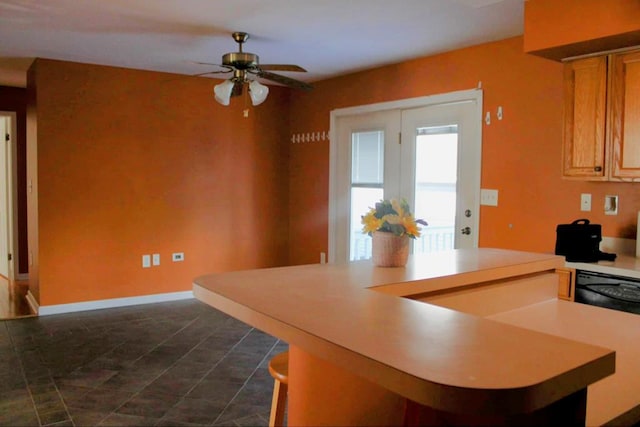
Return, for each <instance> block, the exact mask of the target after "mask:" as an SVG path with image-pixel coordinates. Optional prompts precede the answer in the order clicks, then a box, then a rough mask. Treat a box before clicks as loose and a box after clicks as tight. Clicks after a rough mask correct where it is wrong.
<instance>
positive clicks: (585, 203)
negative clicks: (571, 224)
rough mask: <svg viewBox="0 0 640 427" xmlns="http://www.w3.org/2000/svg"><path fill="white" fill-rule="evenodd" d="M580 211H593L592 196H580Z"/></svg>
mask: <svg viewBox="0 0 640 427" xmlns="http://www.w3.org/2000/svg"><path fill="white" fill-rule="evenodd" d="M580 210H581V211H583V212H589V211H591V194H589V193H582V194H581V195H580Z"/></svg>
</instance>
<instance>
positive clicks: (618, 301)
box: [575, 270, 640, 314]
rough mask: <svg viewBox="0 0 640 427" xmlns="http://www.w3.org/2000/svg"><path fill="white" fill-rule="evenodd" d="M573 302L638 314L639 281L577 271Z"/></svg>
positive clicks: (639, 304) (639, 307) (639, 305)
mask: <svg viewBox="0 0 640 427" xmlns="http://www.w3.org/2000/svg"><path fill="white" fill-rule="evenodd" d="M575 301H576V302H580V303H583V304H589V305H597V306H599V307H605V308H611V309H613V310H620V311H626V312H629V313H635V314H640V279H633V278H629V277H621V276H613V275H610V274H604V273H596V272H593V271H584V270H577V271H576V294H575Z"/></svg>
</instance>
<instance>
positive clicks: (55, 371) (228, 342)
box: [0, 300, 287, 427]
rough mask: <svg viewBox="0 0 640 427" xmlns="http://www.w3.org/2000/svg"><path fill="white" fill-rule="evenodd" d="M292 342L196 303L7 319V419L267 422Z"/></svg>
mask: <svg viewBox="0 0 640 427" xmlns="http://www.w3.org/2000/svg"><path fill="white" fill-rule="evenodd" d="M286 348H287V345H286V343H283V342H280V341H278V340H277V339H276V338H274V337H272V336H269V335H267V334H265V333H262V332H260V331H258V330H256V329H252V328H251V327H249V326H247V325H245V324H244V323H242V322H239V321H237V320H235V319H233V318H231V317H229V316H227V315H225V314H223V313H221V312H219V311H217V310H215V309H213V308H211V307H209V306H207V305H205V304H203V303H201V302H199V301H197V300H183V301H175V302H170V303H160V304H147V305H140V306H133V307H124V308H117V309H106V310H95V311H86V312H81V313H72V314H64V315H55V316H43V317H35V318H27V319H16V320H5V321H1V322H0V425H2V426H21V425H23V426H61V427H62V426H93V425H96V426H212V425H214V426H217V425H231V426H259V425H267V424H268V420H269V409H270V405H271V393H272V390H273V380H272V378H271V376H270V375H269V371H268V368H267V363H268V360H269V358H270V357H271V356H272V355H273V354H275V353H278V352H280V351H284V350H286Z"/></svg>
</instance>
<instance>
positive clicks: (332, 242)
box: [329, 90, 482, 262]
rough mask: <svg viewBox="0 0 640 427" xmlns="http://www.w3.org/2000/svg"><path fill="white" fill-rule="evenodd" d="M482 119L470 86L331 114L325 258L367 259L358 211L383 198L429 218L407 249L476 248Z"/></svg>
mask: <svg viewBox="0 0 640 427" xmlns="http://www.w3.org/2000/svg"><path fill="white" fill-rule="evenodd" d="M376 107H378V109H379V110H378V111H376ZM390 107H393V108H390ZM372 109H373V111H371V110H372ZM481 120H482V92H481V91H477V90H473V91H464V92H455V93H453V94H446V95H438V96H432V97H425V98H417V99H412V100H407V101H404V102H402V101H400V102H394V103H385V104H378V105H377V106H367V107H365V111H362V112H360V111H359V109H358V107H356V108H355V109H345V110H337V111H334V112H332V132H333V139H332V141H331V187H330V218H329V223H330V226H329V229H330V234H329V260H330V261H332V262H344V261H354V260H359V259H366V258H370V257H371V238H370V237H369V236H367V235H366V234H363V233H362V232H361V229H362V225H361V223H360V217H361V216H362V215H364V214H365V213H366V212H367V211H368V209H369V207H372V206H373V205H374V204H375V202H377V201H379V200H380V199H383V198H384V199H391V198H404V199H406V200H407V201H408V202H409V204H410V206H411V208H412V210H413V212H414V214H415V217H416V218H422V219H424V220H426V221H427V222H428V223H429V225H428V226H426V227H423V229H422V235H421V237H420V238H418V239H416V240H415V241H414V242H413V247H412V251H413V252H414V253H417V252H433V251H440V250H447V249H453V248H467V247H477V246H478V226H479V216H478V213H479V195H480V158H481V130H482V127H481Z"/></svg>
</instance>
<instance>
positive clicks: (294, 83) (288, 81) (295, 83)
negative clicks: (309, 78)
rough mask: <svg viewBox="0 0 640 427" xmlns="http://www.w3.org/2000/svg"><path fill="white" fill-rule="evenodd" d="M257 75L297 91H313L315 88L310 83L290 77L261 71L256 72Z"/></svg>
mask: <svg viewBox="0 0 640 427" xmlns="http://www.w3.org/2000/svg"><path fill="white" fill-rule="evenodd" d="M255 74H256V75H257V76H258V77H261V78H263V79H267V80H272V81H274V82H276V83H282V84H283V85H286V86H289V87H293V88H296V89H302V90H311V89H313V86H312V85H310V84H309V83H305V82H301V81H300V80H295V79H292V78H290V77H285V76H281V75H280V74H274V73H270V72H269V71H263V70H259V71H256V72H255Z"/></svg>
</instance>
